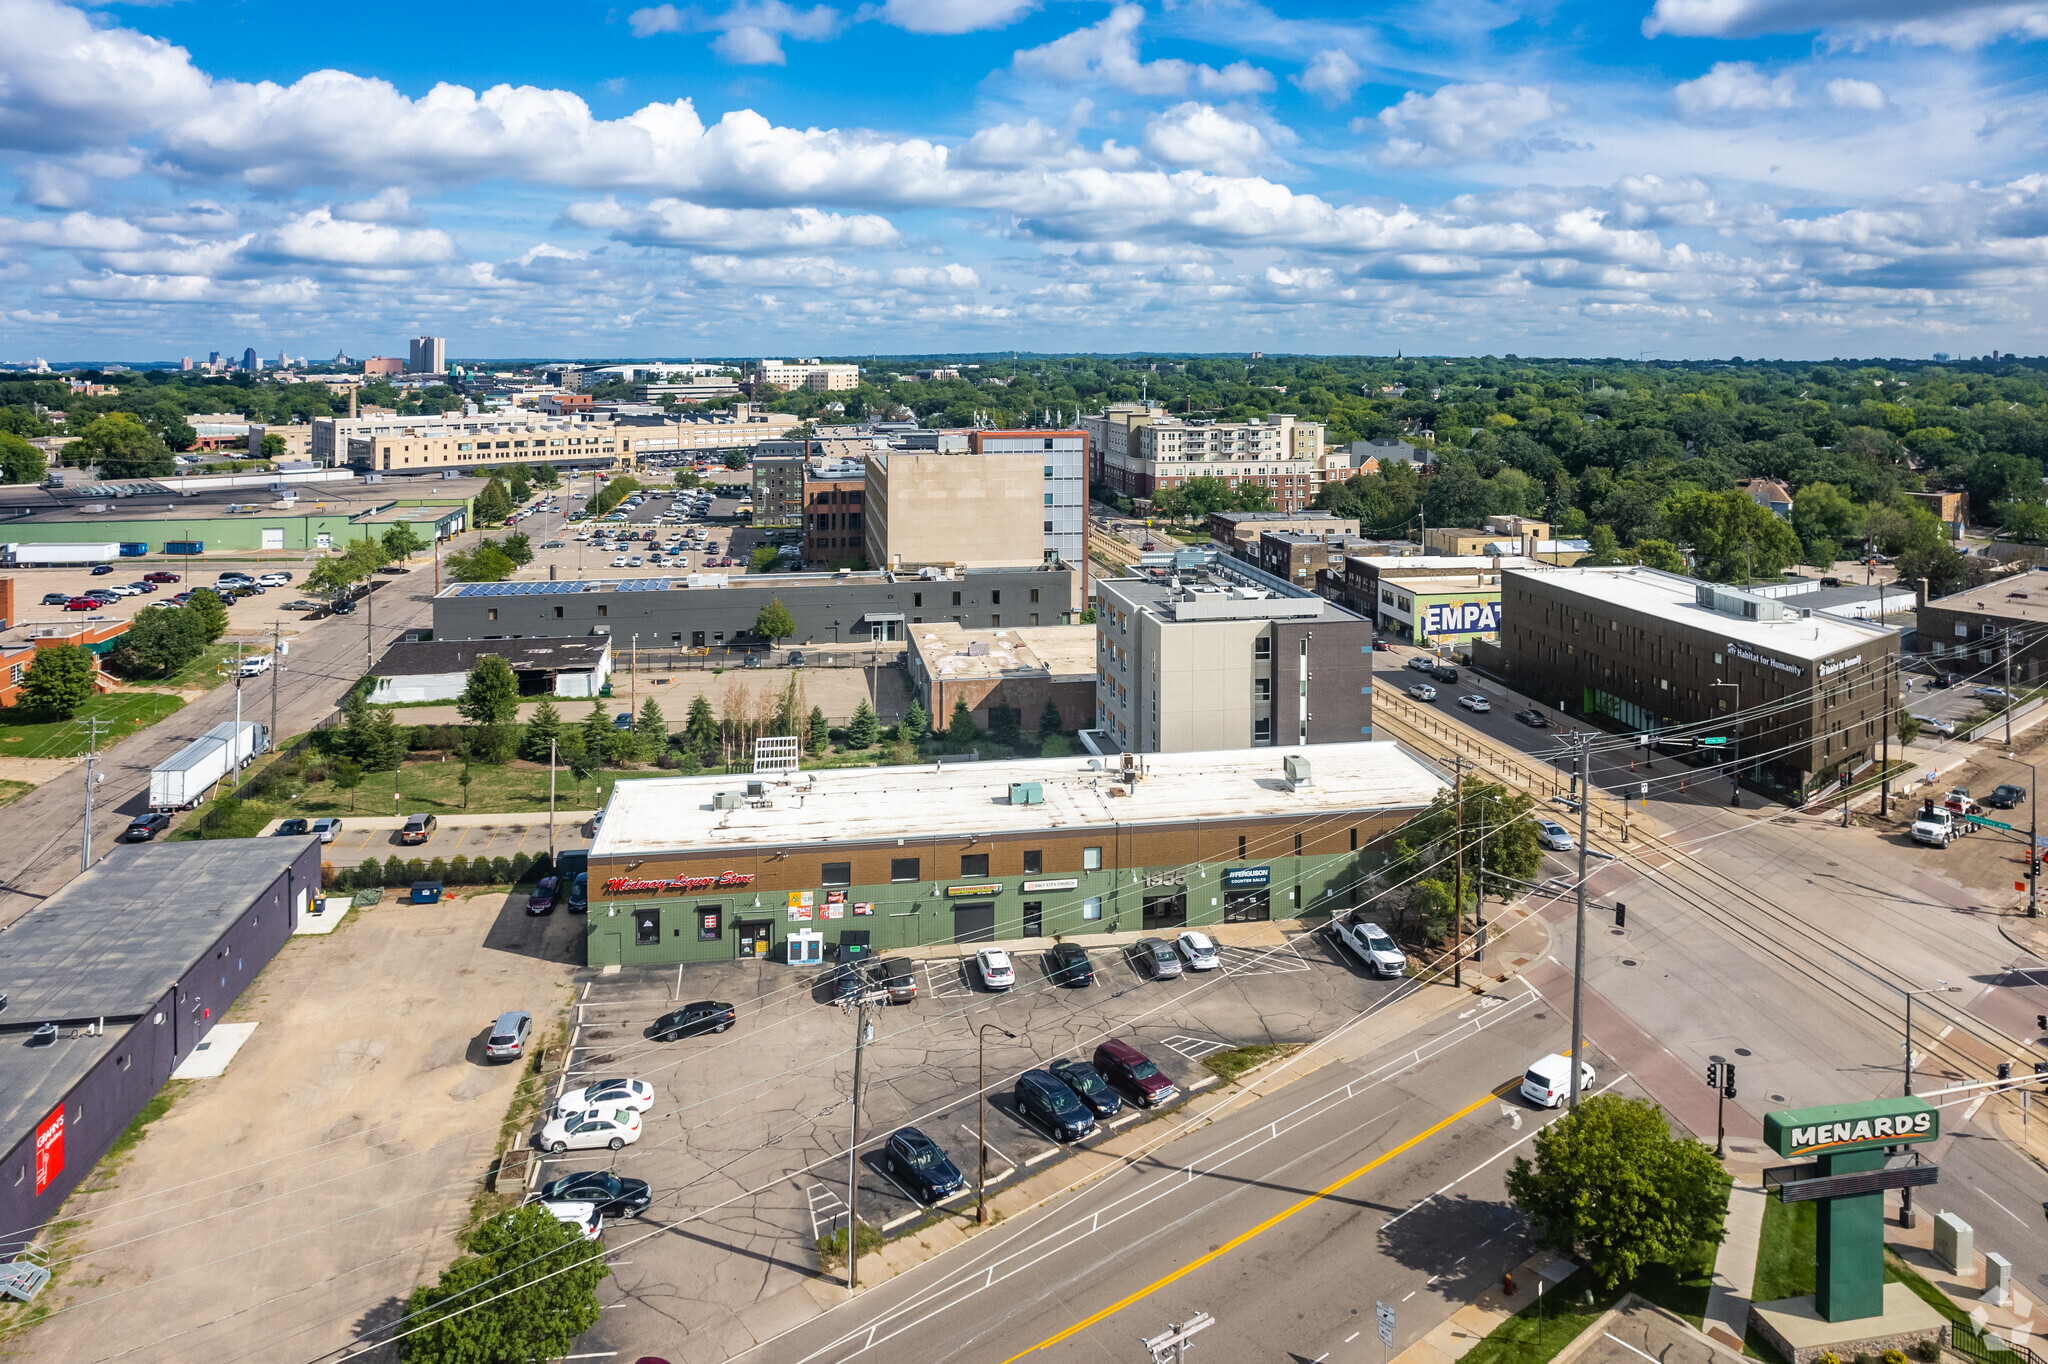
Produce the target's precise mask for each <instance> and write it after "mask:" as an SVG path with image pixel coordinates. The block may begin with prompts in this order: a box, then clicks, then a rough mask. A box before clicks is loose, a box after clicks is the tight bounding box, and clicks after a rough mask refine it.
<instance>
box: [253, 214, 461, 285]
mask: <svg viewBox="0 0 2048 1364" xmlns="http://www.w3.org/2000/svg"><path fill="white" fill-rule="evenodd" d="M249 249H250V254H251V255H253V256H256V257H258V258H265V259H269V260H280V261H297V262H303V263H307V264H315V265H342V266H353V267H357V268H362V269H374V270H411V269H418V268H419V267H421V266H423V265H439V264H440V263H441V262H443V261H450V260H453V259H455V255H456V251H455V243H454V242H453V241H451V240H449V237H448V234H447V233H445V232H442V231H440V230H439V229H437V228H429V229H427V230H426V231H407V230H405V229H402V228H396V227H390V226H387V225H385V224H383V223H375V222H344V221H342V220H340V219H337V218H336V217H335V216H334V215H333V214H332V213H330V212H328V211H327V210H326V209H324V208H316V209H314V210H312V211H311V212H310V213H301V214H298V215H296V216H295V217H293V218H291V219H289V220H287V221H286V222H284V223H283V224H281V225H279V226H278V227H276V228H273V229H272V230H271V231H269V232H267V233H264V234H262V235H261V236H259V237H257V238H256V240H255V241H254V242H252V243H251V244H250V248H249Z"/></svg>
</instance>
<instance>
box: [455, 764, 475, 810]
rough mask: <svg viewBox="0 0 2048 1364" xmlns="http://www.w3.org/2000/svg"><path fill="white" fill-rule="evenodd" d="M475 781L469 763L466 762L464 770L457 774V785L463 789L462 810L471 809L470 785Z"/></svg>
mask: <svg viewBox="0 0 2048 1364" xmlns="http://www.w3.org/2000/svg"><path fill="white" fill-rule="evenodd" d="M475 780H476V778H475V776H473V775H472V774H471V772H470V770H469V763H468V762H467V761H465V762H464V763H463V764H462V770H461V771H460V772H458V773H456V774H455V784H456V785H457V786H459V787H461V788H462V808H463V809H465V810H467V809H468V808H469V784H470V783H471V782H473V781H475Z"/></svg>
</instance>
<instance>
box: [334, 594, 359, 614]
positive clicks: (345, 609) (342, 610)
mask: <svg viewBox="0 0 2048 1364" xmlns="http://www.w3.org/2000/svg"><path fill="white" fill-rule="evenodd" d="M328 609H329V610H331V611H333V612H334V614H335V615H337V616H352V615H354V614H355V610H356V601H355V598H354V597H343V598H342V599H341V600H340V601H338V602H336V603H334V605H333V606H332V607H330V608H328Z"/></svg>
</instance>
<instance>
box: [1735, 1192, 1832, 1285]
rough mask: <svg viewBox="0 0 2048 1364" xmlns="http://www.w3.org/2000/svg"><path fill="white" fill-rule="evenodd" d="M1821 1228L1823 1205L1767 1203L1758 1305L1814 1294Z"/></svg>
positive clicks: (1758, 1264) (1758, 1258) (1760, 1249)
mask: <svg viewBox="0 0 2048 1364" xmlns="http://www.w3.org/2000/svg"><path fill="white" fill-rule="evenodd" d="M1819 1225H1820V1204H1818V1203H1814V1202H1804V1203H1786V1202H1782V1201H1780V1200H1779V1199H1776V1198H1772V1199H1768V1200H1766V1201H1765V1203H1764V1229H1763V1239H1762V1241H1761V1242H1760V1243H1759V1244H1758V1246H1757V1251H1756V1287H1755V1289H1754V1290H1753V1291H1752V1293H1751V1299H1752V1300H1753V1301H1755V1302H1777V1301H1778V1300H1779V1299H1781V1298H1800V1297H1804V1296H1806V1295H1807V1294H1808V1293H1811V1292H1813V1291H1814V1282H1813V1274H1814V1262H1815V1257H1816V1255H1817V1254H1818V1252H1817V1251H1816V1249H1815V1245H1816V1242H1815V1237H1816V1236H1817V1235H1818V1231H1817V1228H1818V1227H1819Z"/></svg>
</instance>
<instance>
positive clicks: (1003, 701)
mask: <svg viewBox="0 0 2048 1364" xmlns="http://www.w3.org/2000/svg"><path fill="white" fill-rule="evenodd" d="M906 661H907V662H908V664H909V669H910V687H911V690H912V692H913V693H915V695H916V696H917V699H918V701H919V703H920V704H922V705H923V706H924V708H925V713H926V714H927V715H929V716H931V723H932V728H933V729H935V730H939V729H944V728H945V727H946V726H947V725H948V724H950V723H951V722H952V719H953V706H954V703H955V702H957V701H965V702H966V703H967V711H968V713H969V714H970V715H972V716H973V717H974V723H975V724H977V725H979V726H981V727H982V728H983V729H987V728H988V726H989V713H990V711H991V710H992V709H994V708H995V707H998V706H1008V707H1010V708H1011V709H1013V710H1015V711H1016V712H1017V714H1018V716H1019V717H1020V720H1021V723H1022V726H1023V729H1024V732H1025V733H1027V734H1028V733H1030V732H1032V731H1034V730H1035V729H1036V728H1037V727H1038V719H1039V716H1040V715H1041V714H1043V713H1044V711H1045V703H1046V702H1048V701H1050V702H1052V703H1053V704H1054V705H1055V706H1057V707H1059V712H1060V728H1061V729H1082V728H1085V727H1086V726H1088V725H1090V724H1093V723H1094V719H1095V627H1094V626H1092V625H1040V626H1031V625H1024V626H1014V627H1012V626H1005V627H1004V628H1002V629H1000V630H963V629H961V628H960V627H959V626H957V625H954V624H953V623H952V622H950V621H938V622H931V623H928V624H924V625H920V626H917V627H915V628H914V629H912V630H911V632H910V650H909V656H908V659H907V660H906Z"/></svg>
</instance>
